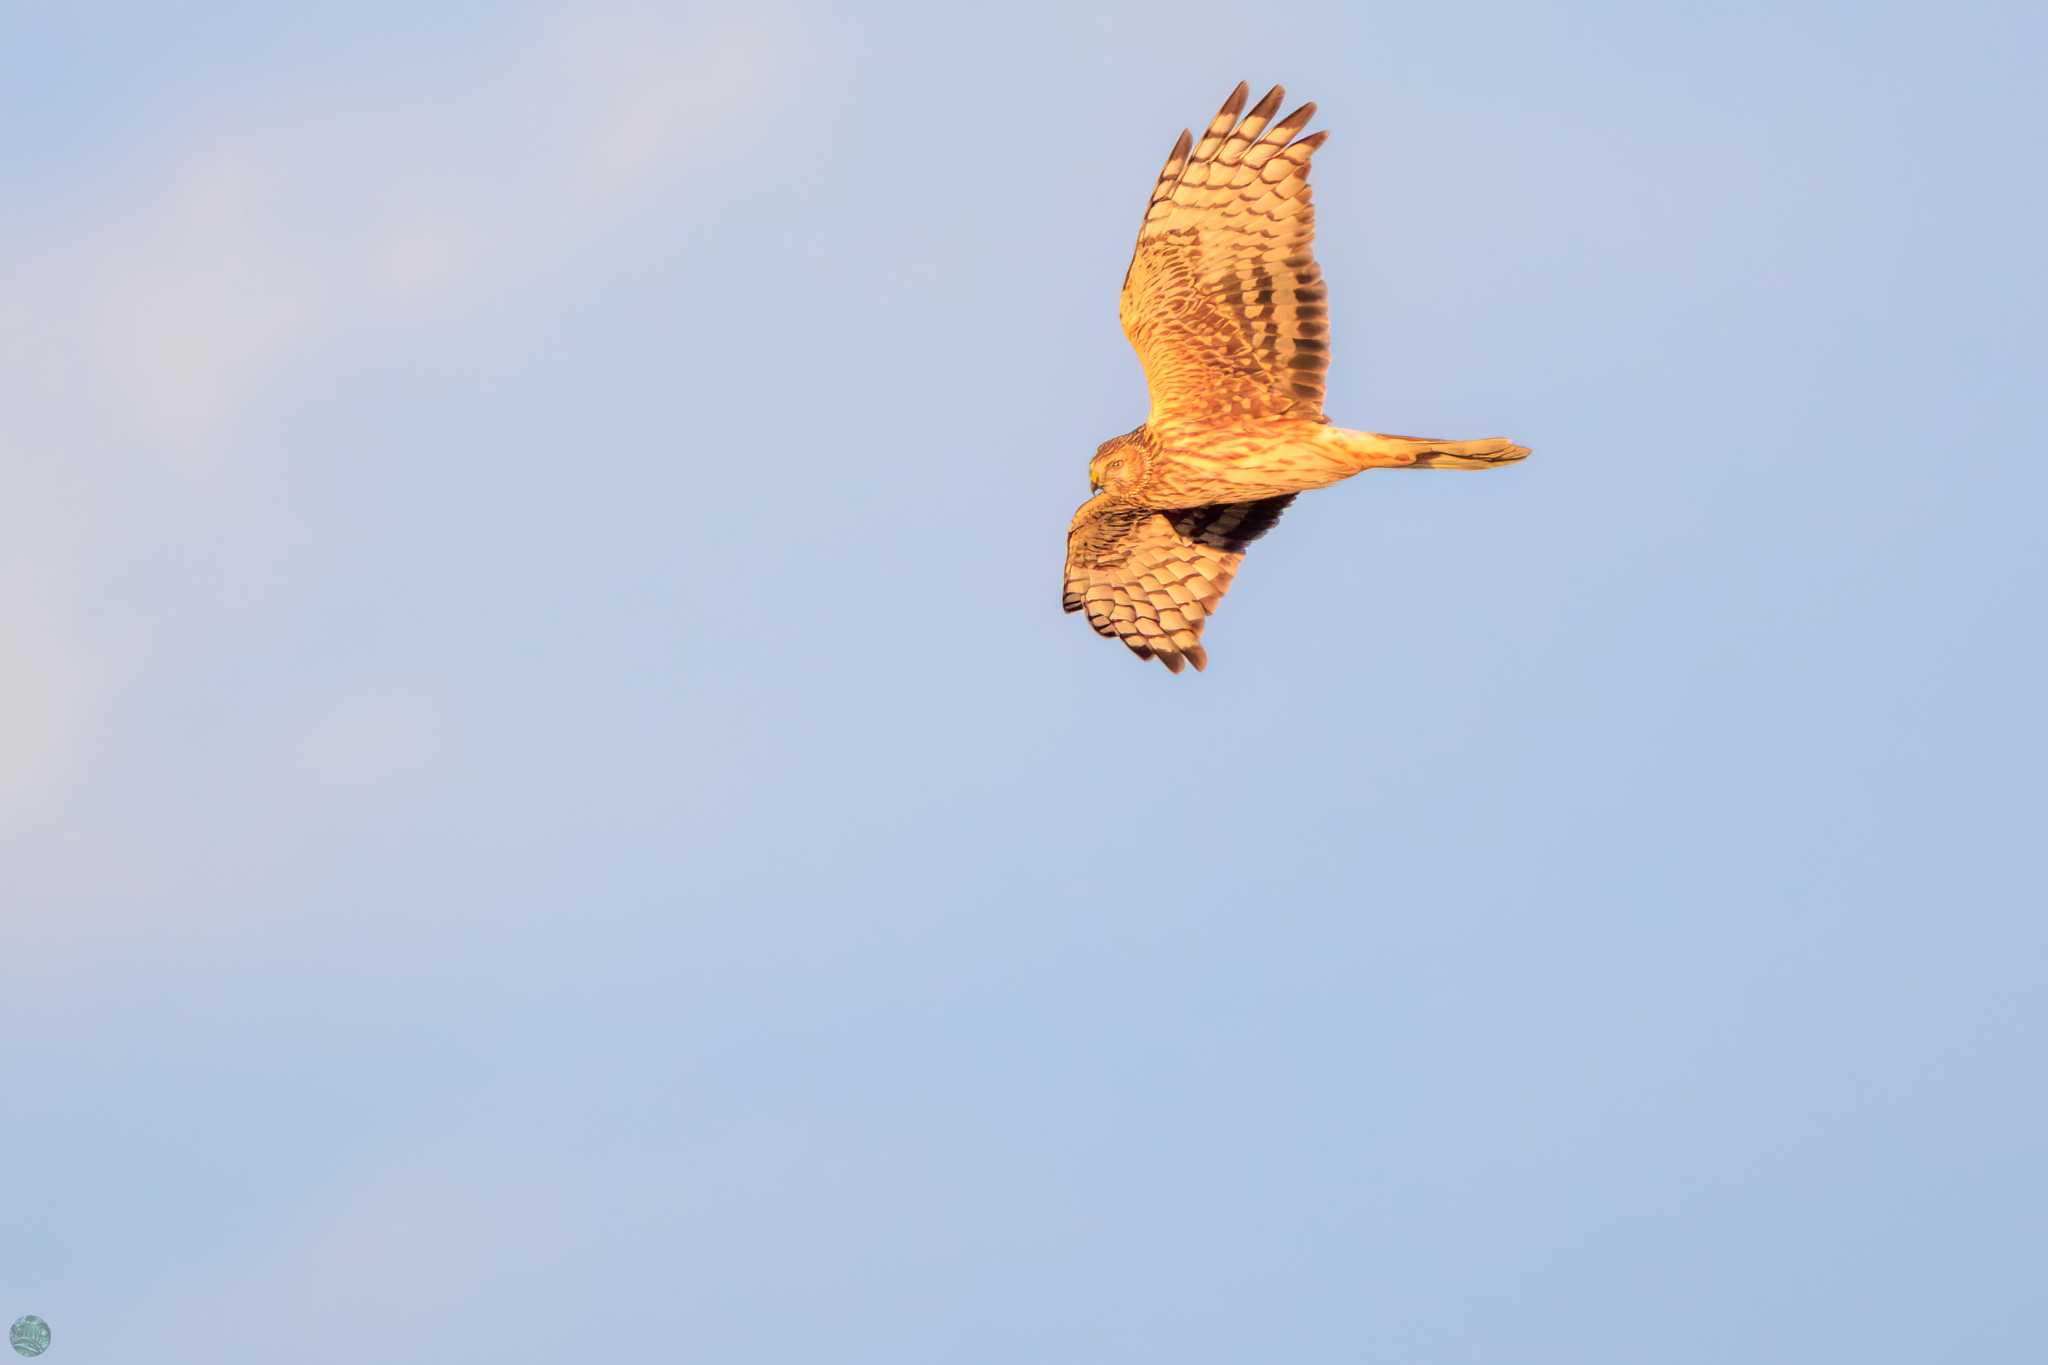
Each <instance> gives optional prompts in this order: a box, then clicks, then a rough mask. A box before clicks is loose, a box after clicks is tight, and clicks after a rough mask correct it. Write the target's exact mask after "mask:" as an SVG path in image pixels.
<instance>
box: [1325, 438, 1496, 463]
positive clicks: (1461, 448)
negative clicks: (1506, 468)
mask: <svg viewBox="0 0 2048 1365" xmlns="http://www.w3.org/2000/svg"><path fill="white" fill-rule="evenodd" d="M1342 436H1343V441H1344V447H1345V449H1346V450H1348V451H1349V452H1350V453H1351V455H1352V457H1353V458H1354V459H1357V460H1358V461H1359V468H1360V469H1491V468H1493V467H1494V466H1495V465H1502V464H1513V463H1514V462H1515V461H1516V460H1519V459H1521V458H1522V457H1523V456H1525V455H1527V454H1528V453H1529V448H1528V447H1527V446H1518V445H1516V444H1515V443H1514V442H1512V441H1510V440H1507V439H1506V438H1504V437H1500V436H1489V437H1487V438H1486V439H1485V440H1482V441H1443V440H1438V439H1437V438H1436V437H1434V436H1387V435H1384V434H1382V433H1380V432H1377V431H1346V432H1343V433H1342Z"/></svg>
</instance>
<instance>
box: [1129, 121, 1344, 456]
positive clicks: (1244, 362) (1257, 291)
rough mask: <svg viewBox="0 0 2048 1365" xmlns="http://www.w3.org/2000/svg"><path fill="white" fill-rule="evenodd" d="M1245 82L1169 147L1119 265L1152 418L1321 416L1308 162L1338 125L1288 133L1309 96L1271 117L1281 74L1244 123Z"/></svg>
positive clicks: (1296, 126)
mask: <svg viewBox="0 0 2048 1365" xmlns="http://www.w3.org/2000/svg"><path fill="white" fill-rule="evenodd" d="M1245 89H1246V87H1245V86H1244V84H1243V83H1242V82H1240V83H1239V84H1238V87H1237V89H1236V90H1235V91H1233V92H1231V96H1230V98H1229V99H1227V100H1225V101H1224V103H1223V108H1222V109H1221V110H1219V111H1218V112H1217V115H1216V117H1215V118H1214V119H1212V120H1210V122H1209V127H1208V130H1207V131H1206V132H1204V133H1203V134H1202V140H1201V142H1199V143H1197V144H1195V147H1194V150H1193V152H1192V153H1191V152H1190V151H1189V150H1188V144H1189V137H1188V134H1187V133H1185V132H1183V133H1182V134H1181V135H1180V141H1179V142H1176V143H1175V144H1174V147H1173V154H1172V155H1171V156H1169V157H1168V158H1167V159H1166V168H1165V169H1164V170H1162V171H1161V172H1160V173H1159V182H1158V184H1157V185H1155V186H1154V187H1153V190H1152V202H1151V203H1150V204H1149V205H1147V206H1146V209H1145V221H1144V224H1143V225H1142V226H1141V227H1140V228H1139V229H1138V247H1137V250H1136V251H1135V252H1134V253H1133V254H1132V256H1131V268H1130V272H1129V273H1128V274H1127V275H1125V276H1124V292H1123V299H1122V302H1121V304H1120V306H1119V308H1118V313H1119V315H1120V316H1121V318H1122V320H1123V326H1124V335H1125V336H1127V337H1129V338H1130V340H1131V346H1132V348H1133V349H1135V350H1136V351H1137V353H1138V359H1139V361H1140V362H1141V363H1143V365H1144V366H1145V382H1146V385H1147V387H1149V388H1150V389H1151V392H1152V415H1151V417H1150V419H1149V420H1148V421H1147V425H1148V426H1151V427H1153V428H1155V429H1157V428H1160V427H1163V426H1172V425H1175V424H1178V423H1188V424H1203V423H1208V422H1213V421H1216V420H1218V419H1223V418H1229V417H1237V416H1249V417H1319V416H1321V415H1322V411H1323V371H1324V370H1326V369H1327V368H1328V367H1329V363H1330V355H1329V345H1328V339H1327V338H1328V332H1329V317H1328V313H1327V311H1326V309H1325V308H1324V302H1323V300H1324V290H1323V272H1322V270H1321V268H1320V267H1318V266H1317V265H1316V260H1315V256H1314V254H1313V246H1312V239H1313V238H1314V236H1315V209H1314V208H1313V207H1312V206H1311V205H1310V203H1309V187H1308V169H1309V166H1308V163H1309V157H1310V155H1311V154H1312V153H1313V152H1314V151H1315V149H1316V148H1317V147H1320V146H1321V145H1322V144H1323V139H1324V138H1326V137H1328V136H1329V134H1328V133H1315V134H1312V135H1311V136H1308V137H1305V138H1301V139H1300V140H1298V141H1292V142H1290V141H1289V139H1290V138H1293V137H1294V135H1295V134H1296V133H1298V132H1300V131H1301V129H1302V125H1304V124H1306V123H1307V122H1308V120H1309V116H1310V115H1312V114H1314V113H1315V110H1316V107H1315V105H1313V104H1304V105H1302V106H1301V108H1299V109H1297V110H1295V111H1294V112H1293V113H1291V114H1289V115H1288V116H1287V117H1286V118H1284V119H1282V120H1280V121H1279V122H1278V123H1274V124H1272V126H1271V127H1268V126H1267V124H1268V122H1269V121H1270V120H1271V119H1272V117H1273V111H1274V110H1276V109H1278V108H1279V107H1280V101H1281V99H1282V98H1283V97H1284V96H1285V93H1286V92H1285V91H1283V90H1282V89H1281V88H1280V87H1279V86H1277V85H1276V86H1274V87H1273V88H1272V89H1271V90H1269V91H1267V92H1266V97H1265V98H1264V99H1262V100H1260V101H1259V102H1258V103H1257V104H1256V105H1254V106H1253V107H1252V111H1251V112H1250V113H1249V114H1246V115H1245V116H1244V118H1243V121H1242V122H1240V121H1239V119H1238V112H1239V111H1240V110H1242V109H1243V108H1244V98H1245Z"/></svg>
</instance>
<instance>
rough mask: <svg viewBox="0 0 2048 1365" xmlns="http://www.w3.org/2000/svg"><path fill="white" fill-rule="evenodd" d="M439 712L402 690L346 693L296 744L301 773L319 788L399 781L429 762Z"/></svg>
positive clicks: (436, 736) (372, 785) (436, 745)
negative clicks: (347, 695) (350, 694)
mask: <svg viewBox="0 0 2048 1365" xmlns="http://www.w3.org/2000/svg"><path fill="white" fill-rule="evenodd" d="M441 736H442V726H441V719H440V715H439V712H438V710H437V709H436V707H435V706H434V705H433V703H432V702H430V701H429V700H428V699H427V698H426V697H424V696H421V695H419V694H418V693H415V692H409V691H405V690H402V689H390V690H383V691H372V692H364V693H360V694H357V695H354V696H350V697H346V698H344V699H342V700H341V701H339V702H338V703H336V704H335V705H334V706H333V707H332V708H331V709H330V710H328V711H327V712H326V713H325V714H324V715H322V716H320V717H319V718H318V719H317V720H315V721H314V722H313V724H312V726H311V727H310V728H309V729H308V730H307V732H306V733H305V735H304V736H303V738H302V739H301V741H300V744H299V761H300V765H301V767H302V770H303V771H304V773H305V775H306V776H307V777H308V778H310V779H311V780H312V781H313V782H314V783H316V784H318V785H320V786H323V787H335V788H342V789H358V790H359V789H363V788H375V787H380V786H383V785H385V784H387V783H391V782H397V781H402V780H404V779H406V778H407V777H409V776H411V775H413V774H415V773H418V772H420V771H421V770H422V769H424V768H426V767H427V766H428V765H429V764H430V763H432V761H433V759H434V756H435V754H436V753H437V752H438V750H439V748H440V744H441Z"/></svg>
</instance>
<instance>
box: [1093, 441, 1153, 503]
mask: <svg viewBox="0 0 2048 1365" xmlns="http://www.w3.org/2000/svg"><path fill="white" fill-rule="evenodd" d="M1144 473H1145V454H1144V451H1143V450H1142V449H1141V448H1140V447H1139V446H1138V444H1137V443H1136V442H1134V441H1131V440H1130V439H1129V438H1128V437H1124V436H1119V437H1117V438H1116V439H1115V440H1114V441H1104V442H1103V443H1102V448H1101V449H1099V450H1097V451H1096V452H1095V458H1094V459H1092V460H1090V461H1089V462H1088V487H1089V490H1090V491H1091V492H1098V493H1099V492H1102V491H1105V490H1107V491H1108V492H1110V493H1126V492H1129V491H1130V490H1131V489H1133V488H1135V487H1137V485H1138V480H1139V479H1140V478H1142V477H1143V476H1144Z"/></svg>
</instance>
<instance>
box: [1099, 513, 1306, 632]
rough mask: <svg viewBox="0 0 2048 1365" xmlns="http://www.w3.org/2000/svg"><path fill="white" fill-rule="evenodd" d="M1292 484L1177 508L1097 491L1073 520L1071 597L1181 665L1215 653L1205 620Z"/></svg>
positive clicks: (1111, 628)
mask: <svg viewBox="0 0 2048 1365" xmlns="http://www.w3.org/2000/svg"><path fill="white" fill-rule="evenodd" d="M1293 501H1294V496H1293V495H1292V494H1289V495H1287V496H1286V497H1279V498H1262V499H1260V500H1259V501H1257V502H1226V503H1215V504H1212V505H1210V506H1207V507H1189V508H1184V509H1179V510H1175V511H1171V512H1155V511H1153V510H1151V509H1150V508H1147V507H1133V506H1131V505H1130V504H1128V503H1118V502H1112V501H1111V500H1110V499H1109V498H1106V497H1096V498H1090V499H1089V500H1088V501H1087V502H1084V503H1082V504H1081V508H1080V510H1079V511H1077V512H1075V513H1074V520H1073V522H1072V524H1071V525H1069V526H1068V527H1067V580H1066V595H1065V598H1064V599H1063V603H1062V604H1063V605H1064V606H1065V607H1066V609H1067V610H1068V611H1080V610H1082V609H1084V608H1085V609H1086V610H1087V612H1088V624H1089V625H1091V626H1093V627H1095V633H1096V634H1098V635H1109V636H1114V637H1116V638H1117V639H1120V640H1122V641H1123V642H1124V644H1125V645H1126V646H1128V647H1129V648H1130V650H1131V652H1132V653H1134V654H1136V655H1137V656H1138V657H1139V658H1141V659H1150V658H1155V657H1156V658H1157V659H1158V660H1159V662H1161V663H1163V664H1165V665H1166V666H1167V667H1168V668H1169V669H1171V670H1173V671H1174V672H1175V673H1178V672H1180V669H1181V664H1182V663H1183V662H1184V661H1185V662H1187V663H1192V664H1193V665H1194V666H1195V667H1196V668H1197V669H1201V668H1203V667H1204V666H1206V665H1207V664H1208V662H1209V655H1208V652H1207V651H1206V650H1204V649H1203V648H1202V645H1201V638H1202V626H1203V624H1204V623H1205V622H1207V620H1208V619H1209V616H1210V614H1211V613H1213V612H1214V611H1215V610H1216V604H1217V603H1218V602H1220V601H1222V600H1223V594H1224V591H1225V590H1226V589H1228V588H1229V587H1230V580H1231V578H1232V577H1234V576H1235V575H1236V573H1237V566H1238V563H1239V561H1241V560H1242V559H1243V558H1244V551H1245V547H1246V546H1247V545H1249V544H1251V543H1252V542H1253V541H1254V540H1257V539H1258V538H1259V537H1260V536H1262V535H1264V534H1265V533H1266V532H1268V531H1270V530H1272V529H1273V523H1274V522H1277V521H1278V520H1280V514H1281V513H1282V512H1284V511H1286V510H1287V504H1288V503H1290V502H1293Z"/></svg>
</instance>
